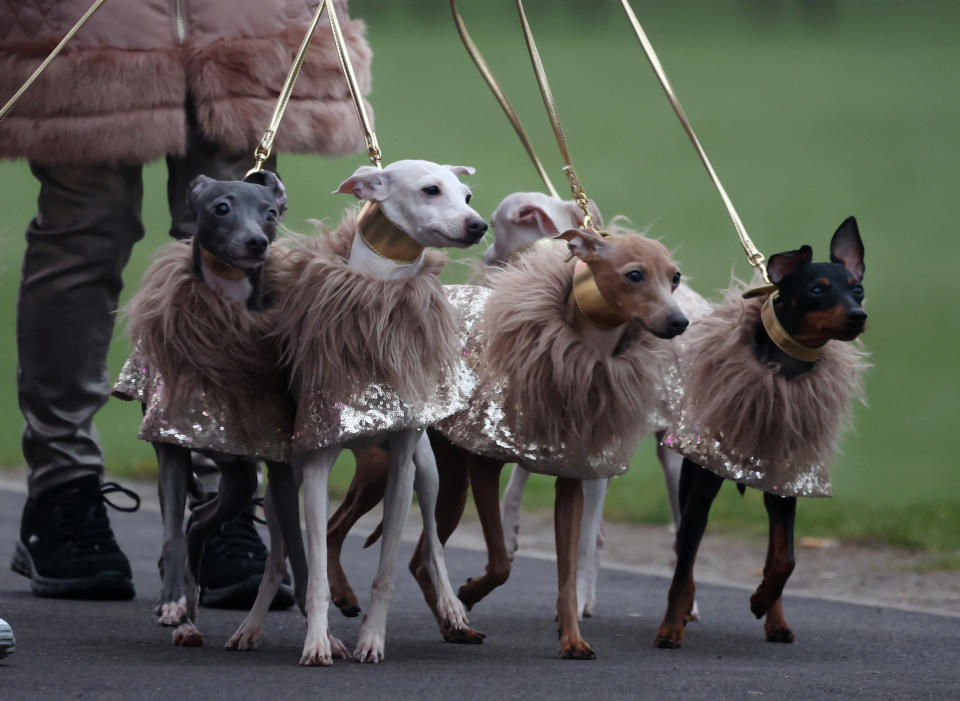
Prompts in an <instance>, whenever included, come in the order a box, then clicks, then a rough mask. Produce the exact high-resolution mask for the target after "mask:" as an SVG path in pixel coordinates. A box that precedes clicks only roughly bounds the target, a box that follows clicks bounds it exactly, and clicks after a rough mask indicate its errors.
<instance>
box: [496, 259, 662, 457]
mask: <svg viewBox="0 0 960 701" xmlns="http://www.w3.org/2000/svg"><path fill="white" fill-rule="evenodd" d="M489 280H490V284H491V286H492V287H493V290H494V292H493V295H492V296H491V297H490V300H489V302H488V303H487V312H486V317H485V319H484V331H483V333H484V337H485V339H486V346H485V348H484V351H483V353H484V355H483V359H482V362H483V363H484V364H485V365H486V366H487V367H486V368H485V370H484V372H485V373H487V372H489V374H490V376H491V377H502V378H506V380H507V381H506V382H505V383H504V384H505V387H504V392H505V396H504V410H505V412H506V419H507V421H508V423H509V424H510V425H511V427H513V430H515V431H516V433H518V434H520V435H523V436H524V437H525V439H526V440H529V441H532V442H536V443H540V444H543V445H547V446H553V447H555V448H559V447H560V446H561V445H566V446H568V450H567V453H566V454H567V456H568V460H567V462H568V463H571V464H572V463H573V462H574V461H575V460H576V459H577V458H576V456H577V455H580V454H581V453H582V455H583V456H586V455H590V454H593V453H597V452H599V451H602V450H603V448H604V446H607V445H609V444H610V443H612V442H614V440H617V441H619V442H620V443H621V444H623V445H627V446H632V445H633V443H634V442H635V441H636V440H637V438H638V437H639V435H641V434H642V433H645V432H647V431H649V430H650V427H649V426H648V425H647V423H648V419H649V417H650V416H651V415H653V414H654V412H655V411H656V407H657V406H658V403H659V400H660V396H661V395H660V384H659V378H660V376H661V374H662V369H663V367H664V366H665V364H666V363H668V362H669V361H670V359H671V358H672V357H673V351H672V346H671V344H670V342H669V341H664V340H661V339H657V338H655V337H654V336H652V335H651V334H649V333H647V332H645V331H643V330H642V328H640V327H633V326H631V327H629V328H628V329H627V331H626V333H625V334H624V339H623V340H622V341H621V344H620V347H619V348H618V349H617V352H616V353H615V354H614V355H613V356H604V355H600V354H599V353H597V352H596V351H595V350H594V349H593V348H591V347H590V346H589V345H587V344H585V343H583V342H582V341H581V340H580V337H579V336H577V335H576V334H575V333H574V331H573V329H572V328H571V327H570V326H569V325H568V324H567V323H566V320H565V317H566V306H567V299H568V297H569V296H570V290H571V287H572V284H573V263H566V262H564V255H563V253H558V252H557V251H556V250H553V249H550V248H545V247H540V246H535V247H532V248H530V250H529V251H528V252H526V253H524V255H523V256H521V257H520V258H519V259H518V260H517V262H516V264H514V265H510V266H508V267H506V268H504V269H503V270H499V271H491V272H490V273H489Z"/></svg>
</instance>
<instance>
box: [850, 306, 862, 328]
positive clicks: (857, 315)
mask: <svg viewBox="0 0 960 701" xmlns="http://www.w3.org/2000/svg"><path fill="white" fill-rule="evenodd" d="M847 321H848V322H849V323H850V325H851V326H863V325H864V324H866V323H867V313H866V312H865V311H863V310H862V309H853V310H851V311H850V312H849V313H848V314H847Z"/></svg>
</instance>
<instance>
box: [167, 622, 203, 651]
mask: <svg viewBox="0 0 960 701" xmlns="http://www.w3.org/2000/svg"><path fill="white" fill-rule="evenodd" d="M173 644H174V645H177V646H179V647H200V646H201V645H203V633H201V632H200V631H199V630H198V629H197V627H196V626H195V625H193V623H190V622H187V623H181V624H180V625H179V626H177V628H176V629H175V630H174V631H173Z"/></svg>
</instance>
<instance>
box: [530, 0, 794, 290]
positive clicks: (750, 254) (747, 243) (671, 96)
mask: <svg viewBox="0 0 960 701" xmlns="http://www.w3.org/2000/svg"><path fill="white" fill-rule="evenodd" d="M518 2H519V0H518ZM620 4H621V5H622V6H623V11H624V12H625V13H626V14H627V19H628V20H629V21H630V24H631V26H632V27H633V31H634V33H635V34H636V35H637V39H638V40H639V41H640V45H641V46H642V47H643V52H644V54H646V56H647V60H648V61H649V62H650V66H651V67H652V68H653V72H654V73H655V74H656V76H657V80H659V81H660V85H661V86H662V87H663V91H664V92H665V93H666V95H667V100H669V101H670V106H671V107H673V111H674V112H675V113H676V115H677V118H678V119H679V120H680V124H681V125H682V126H683V130H684V131H685V132H687V136H688V137H690V142H691V143H692V144H693V148H694V149H695V150H696V152H697V155H698V156H700V161H701V162H702V163H703V166H704V167H705V168H706V169H707V174H708V175H709V176H710V180H712V181H713V185H714V187H716V188H717V191H718V192H719V193H720V198H721V199H722V200H723V204H724V206H725V207H726V208H727V214H728V215H729V216H730V219H731V220H732V221H733V227H734V228H735V229H736V230H737V236H739V238H740V245H741V246H743V250H744V252H745V253H746V254H747V260H748V261H749V262H750V265H752V266H753V267H754V268H756V269H757V270H758V271H760V275H761V276H762V277H763V281H764V282H765V283H766V285H765V286H763V287H756V288H753V289H750V290H747V291H746V292H744V293H743V296H744V297H747V298H749V297H759V296H761V295H764V294H768V293H770V292H772V291H773V290H775V289H776V286H775V285H774V284H773V283H772V282H771V281H770V278H769V277H768V276H767V269H766V266H764V264H763V263H764V261H765V260H766V259H765V258H764V256H763V254H762V253H761V252H760V250H759V249H758V248H757V247H756V246H755V245H754V243H753V241H752V240H751V239H750V236H749V234H747V229H746V227H745V226H744V225H743V222H742V221H741V220H740V215H739V214H737V210H736V208H735V207H734V206H733V202H732V201H731V200H730V197H729V196H728V195H727V191H726V190H725V189H724V188H723V185H722V184H721V182H720V178H719V177H718V176H717V172H716V171H715V170H714V169H713V165H711V163H710V159H709V158H708V157H707V152H706V151H704V150H703V146H701V145H700V140H699V139H698V138H697V135H696V134H695V133H694V131H693V127H692V126H691V125H690V120H689V119H687V115H686V113H684V111H683V107H681V106H680V101H679V100H678V99H677V94H676V92H674V90H673V86H672V85H671V84H670V80H669V78H667V74H666V71H664V69H663V65H662V64H661V63H660V59H659V58H658V57H657V52H656V51H654V50H653V45H652V44H651V43H650V40H649V39H648V38H647V35H646V33H645V32H644V31H643V27H641V26H640V22H639V20H638V19H637V16H636V14H634V12H633V8H632V7H631V6H630V3H629V2H628V0H620Z"/></svg>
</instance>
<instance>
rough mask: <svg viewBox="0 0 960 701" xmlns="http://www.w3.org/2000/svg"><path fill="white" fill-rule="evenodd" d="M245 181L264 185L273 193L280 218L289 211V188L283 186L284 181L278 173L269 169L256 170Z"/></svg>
mask: <svg viewBox="0 0 960 701" xmlns="http://www.w3.org/2000/svg"><path fill="white" fill-rule="evenodd" d="M243 181H244V182H247V183H253V184H254V185H263V186H264V187H265V188H267V189H268V190H270V192H272V193H273V199H274V201H275V202H276V203H277V214H278V218H279V219H283V215H284V214H285V213H286V211H287V188H285V187H284V186H283V181H282V180H280V176H279V175H277V174H276V173H272V172H270V171H269V170H256V171H254V172H252V173H250V174H249V175H248V176H247V177H245V178H244V179H243Z"/></svg>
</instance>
